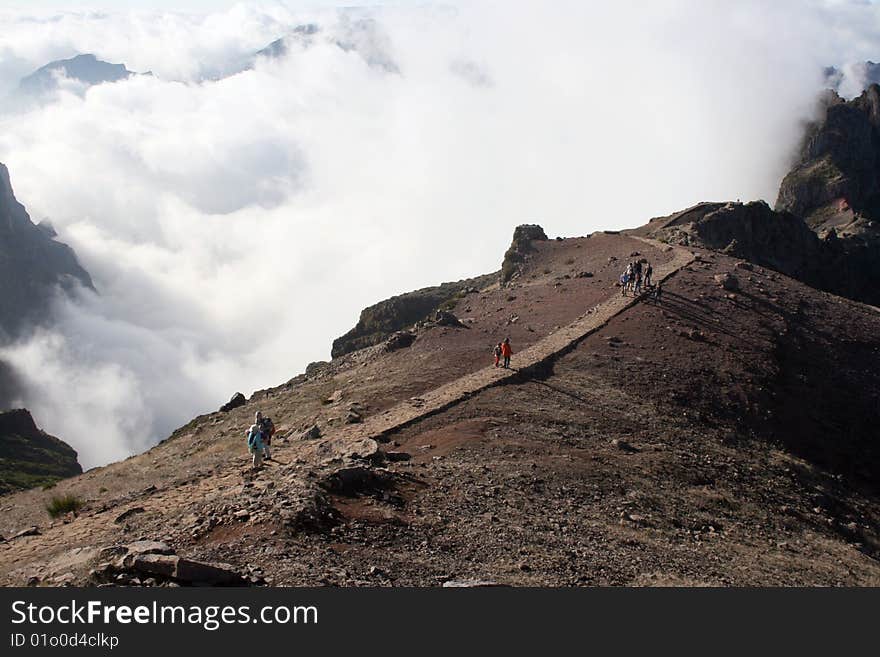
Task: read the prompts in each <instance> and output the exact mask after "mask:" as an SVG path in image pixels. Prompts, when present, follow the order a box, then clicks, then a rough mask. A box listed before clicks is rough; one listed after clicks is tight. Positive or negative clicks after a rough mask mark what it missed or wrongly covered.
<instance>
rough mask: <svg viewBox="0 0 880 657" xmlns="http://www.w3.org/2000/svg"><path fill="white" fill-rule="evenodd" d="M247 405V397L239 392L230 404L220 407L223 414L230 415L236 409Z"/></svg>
mask: <svg viewBox="0 0 880 657" xmlns="http://www.w3.org/2000/svg"><path fill="white" fill-rule="evenodd" d="M245 404H247V399H246V398H245V396H244V395H243V394H242V393H240V392H237V393H235V394H234V395H232V398H231V399H230V400H229V401H228V402H226V403H225V404H223V406H221V407H220V412H221V413H228V412H229V411H231V410H233V409H235V408H239V407H240V406H244V405H245Z"/></svg>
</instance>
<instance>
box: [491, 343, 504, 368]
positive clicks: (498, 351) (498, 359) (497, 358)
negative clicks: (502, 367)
mask: <svg viewBox="0 0 880 657" xmlns="http://www.w3.org/2000/svg"><path fill="white" fill-rule="evenodd" d="M503 350H504V349H503V347H502V346H501V343H500V342H499V343H498V344H496V345H495V349H494V351H493V352H492V354H493V355H494V356H495V367H498V365H499V364H500V363H501V352H502V351H503Z"/></svg>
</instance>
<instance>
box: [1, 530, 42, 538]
mask: <svg viewBox="0 0 880 657" xmlns="http://www.w3.org/2000/svg"><path fill="white" fill-rule="evenodd" d="M40 534H42V532H41V531H40V528H39V527H28V528H27V529H22V530H21V531H20V532H18V533H16V534H13V535H12V536H11V537H10V539H9V540H12V539H13V538H24V537H25V536H39V535H40Z"/></svg>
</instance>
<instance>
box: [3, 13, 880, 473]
mask: <svg viewBox="0 0 880 657" xmlns="http://www.w3.org/2000/svg"><path fill="white" fill-rule="evenodd" d="M44 4H47V5H51V6H52V7H53V8H54V9H55V10H57V11H49V12H46V11H44V10H41V9H38V8H35V4H34V3H32V2H30V1H29V2H27V3H16V2H12V3H10V2H9V0H7V1H6V2H5V3H3V7H2V9H0V95H2V96H4V98H5V100H4V102H3V103H0V161H2V162H4V163H5V164H6V165H7V166H8V167H9V169H10V173H11V177H12V184H13V186H14V188H15V191H16V194H17V196H18V198H19V200H20V201H21V202H23V203H24V204H25V205H26V207H27V208H28V210H29V212H30V214H31V216H32V218H33V219H34V220H35V221H40V220H42V219H44V218H48V219H50V220H51V221H52V222H53V224H54V226H55V228H56V230H57V231H58V233H59V239H61V240H63V241H65V242H67V243H69V244H70V245H71V246H73V248H74V249H75V250H76V252H77V254H78V256H79V258H80V260H81V261H82V264H83V265H84V266H85V267H86V269H87V270H88V271H89V272H90V273H91V274H92V277H93V279H94V280H95V285H96V287H97V289H98V294H97V295H95V294H91V293H89V292H86V291H82V292H81V293H80V295H79V296H78V298H77V299H76V300H74V301H69V300H64V299H59V301H58V303H57V308H56V310H57V314H58V322H57V324H56V325H55V326H54V327H53V328H52V329H50V330H43V331H40V332H38V333H36V334H34V335H31V336H27V338H26V339H23V340H22V341H21V342H20V343H18V344H15V345H11V346H7V347H5V348H3V349H0V358H2V359H5V360H7V361H9V362H11V363H12V364H13V365H14V366H15V367H16V368H17V369H18V370H19V372H20V374H21V375H22V376H23V377H24V378H25V379H26V380H27V383H28V387H27V390H26V392H25V393H24V394H23V395H22V399H21V400H20V403H21V404H22V405H24V406H26V407H27V408H29V409H30V410H31V411H32V412H33V413H34V416H35V417H36V419H37V421H38V423H39V424H40V425H41V426H42V427H43V428H45V429H46V430H47V431H49V432H50V433H53V434H54V435H57V436H59V437H60V438H62V439H64V440H66V441H68V442H69V443H71V444H72V445H73V446H74V447H75V448H76V449H77V450H78V451H79V453H80V455H81V461H82V463H83V465H85V466H86V467H90V466H94V465H98V464H103V463H107V462H109V461H112V460H116V459H120V458H124V457H125V456H128V455H130V454H132V453H135V452H139V451H142V450H143V449H146V448H147V447H149V446H151V445H153V444H155V443H156V442H158V441H159V440H161V439H163V438H165V437H166V436H167V435H169V434H170V432H171V431H172V430H173V429H174V428H176V427H177V426H180V425H183V424H185V423H186V422H187V421H188V420H190V419H191V418H192V417H194V416H195V415H197V414H200V413H204V412H208V411H211V410H214V409H216V408H217V407H219V406H220V404H222V403H223V402H225V401H227V400H228V399H229V398H230V397H231V396H232V394H233V393H234V392H236V391H239V390H240V391H242V392H244V393H245V394H248V395H249V394H250V393H251V392H252V391H254V390H257V389H261V388H265V387H269V386H272V385H278V384H281V383H283V382H284V381H287V380H289V379H290V378H292V377H293V376H295V375H296V374H298V373H300V372H302V371H303V370H304V369H305V366H306V365H307V364H308V363H309V362H311V361H315V360H324V359H327V358H329V351H330V344H331V342H332V340H333V339H334V338H336V337H338V336H339V335H341V334H343V333H345V332H346V331H347V330H348V329H349V328H351V327H352V326H353V325H354V324H355V322H356V321H357V317H358V314H359V312H360V310H361V309H362V308H364V307H365V306H368V305H370V304H372V303H375V302H377V301H379V300H381V299H384V298H387V297H389V296H391V295H394V294H398V293H401V292H405V291H408V290H412V289H416V288H419V287H423V286H426V285H435V284H439V283H441V282H443V281H448V280H458V279H461V278H465V277H470V276H474V275H478V274H483V273H487V272H490V271H494V270H497V269H498V268H499V266H500V263H501V259H502V256H503V253H504V250H505V249H506V248H507V246H508V245H509V242H510V239H511V236H512V233H513V229H514V227H515V226H516V225H518V224H521V223H539V224H541V225H542V226H543V227H544V228H545V230H546V231H547V233H548V234H549V235H551V236H556V235H563V236H573V235H584V234H588V233H590V232H592V231H595V230H601V229H614V228H622V227H627V226H635V225H639V224H642V223H645V222H646V221H647V220H648V219H650V218H651V217H655V216H661V215H664V214H668V213H671V212H673V211H676V210H679V209H682V208H684V207H688V206H690V205H692V204H694V203H696V202H699V201H704V200H725V199H743V200H751V199H765V200H767V201H768V202H769V203H771V205H772V203H773V201H774V200H775V195H776V190H777V189H778V185H779V182H780V180H781V178H782V176H783V175H784V173H785V172H786V170H787V169H788V167H789V165H790V163H791V160H792V157H793V154H794V152H795V149H796V145H797V143H798V140H799V138H800V136H801V133H802V129H803V123H804V121H806V120H808V119H810V118H812V117H813V116H814V115H815V112H816V99H817V96H818V94H819V92H820V91H821V89H822V86H823V78H822V68H823V67H824V66H827V65H830V64H836V65H841V66H844V67H845V70H847V71H848V72H849V76H848V78H847V80H846V81H845V90H846V91H847V92H848V93H857V92H858V89H859V85H860V82H859V80H858V79H857V75H856V70H857V69H855V68H852V67H850V66H849V65H851V64H853V63H856V62H859V61H863V60H865V59H870V58H873V59H874V60H875V61H876V60H877V58H878V57H880V52H878V51H880V45H878V42H877V37H878V34H880V16H878V12H877V9H876V8H875V6H874V5H873V4H870V3H865V2H858V1H856V0H853V1H852V2H847V1H843V0H837V1H835V2H825V1H820V0H798V1H794V0H781V1H779V2H774V3H766V2H761V1H758V0H743V1H740V2H736V3H734V2H721V1H720V0H708V1H704V0H657V1H656V2H652V3H643V2H635V1H634V0H630V1H627V0H624V1H622V2H615V3H607V2H603V3H589V2H575V1H574V0H559V1H558V2H554V3H539V2H467V3H455V2H447V3H443V4H442V5H430V4H425V3H421V2H419V3H415V2H413V3H395V6H391V7H384V8H374V9H357V10H351V9H341V10H340V9H335V8H333V7H330V6H326V3H325V4H323V5H321V6H318V5H316V4H315V3H308V4H306V3H294V2H287V3H280V2H271V1H270V2H259V3H251V2H240V3H235V4H233V5H229V6H227V3H210V4H211V5H212V7H214V8H212V9H208V10H200V11H196V12H194V13H180V12H177V11H171V10H168V9H167V8H164V7H162V3H160V2H146V1H144V2H138V3H135V2H128V3H126V2H121V1H120V2H118V3H113V2H110V0H105V1H104V2H99V3H94V2H90V3H89V5H91V6H95V5H101V6H102V7H103V11H101V12H97V13H96V12H91V11H82V10H76V9H67V8H66V7H68V3H57V2H53V3H44ZM174 4H175V6H176V7H180V6H182V5H181V3H179V2H176V3H174ZM196 4H198V3H196V2H194V1H193V2H190V3H189V4H188V5H185V8H187V9H193V10H195V9H198V7H196ZM123 5H125V6H123ZM130 5H136V8H137V9H138V10H139V11H136V12H132V11H130V10H129V9H130ZM59 8H60V9H63V11H62V10H60V9H59ZM306 23H315V24H317V25H318V26H319V28H320V29H319V31H318V33H317V34H314V35H312V36H311V37H308V38H296V37H292V40H291V41H290V44H291V47H290V48H289V51H288V53H287V55H286V56H284V57H282V58H279V59H266V58H258V57H256V56H255V53H256V52H257V51H258V50H260V49H262V48H264V47H265V46H266V45H268V44H269V43H271V42H272V41H274V40H275V39H277V38H279V37H282V36H285V35H290V34H291V33H292V31H293V29H294V28H295V27H296V26H297V25H302V24H306ZM77 53H94V54H96V55H97V56H98V57H99V58H101V59H103V60H106V61H109V62H113V63H125V65H126V66H127V67H128V68H129V69H130V70H132V71H136V72H147V71H149V72H152V75H138V76H134V77H131V78H129V79H128V80H125V81H122V82H117V83H114V84H104V85H99V86H94V87H91V88H86V87H84V86H83V85H82V84H80V83H78V82H77V81H75V80H68V79H64V78H59V79H58V80H57V85H58V87H57V89H56V90H55V91H52V92H50V93H47V94H46V95H44V96H41V97H38V98H33V97H25V96H23V95H22V93H21V92H20V91H19V90H18V82H19V80H20V79H21V78H22V77H24V76H26V75H28V74H29V73H31V72H32V71H34V70H36V69H38V68H39V67H41V66H43V65H44V64H46V63H48V62H50V61H53V60H57V59H61V58H67V57H71V56H73V55H75V54H77Z"/></svg>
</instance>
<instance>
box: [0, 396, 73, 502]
mask: <svg viewBox="0 0 880 657" xmlns="http://www.w3.org/2000/svg"><path fill="white" fill-rule="evenodd" d="M81 473H82V467H81V466H80V464H79V462H78V461H77V454H76V451H75V450H74V449H73V448H72V447H71V446H70V445H68V444H67V443H65V442H63V441H61V440H59V439H58V438H55V437H54V436H50V435H49V434H47V433H45V432H44V431H40V429H38V428H37V425H36V423H35V422H34V419H33V418H32V417H31V414H30V413H29V412H28V411H26V410H25V409H17V410H13V411H8V412H6V413H0V494H2V493H8V492H9V491H12V490H15V489H19V488H31V487H33V486H39V485H44V484H50V483H53V482H55V481H58V480H59V479H63V478H65V477H73V476H75V475H78V474H81Z"/></svg>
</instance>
